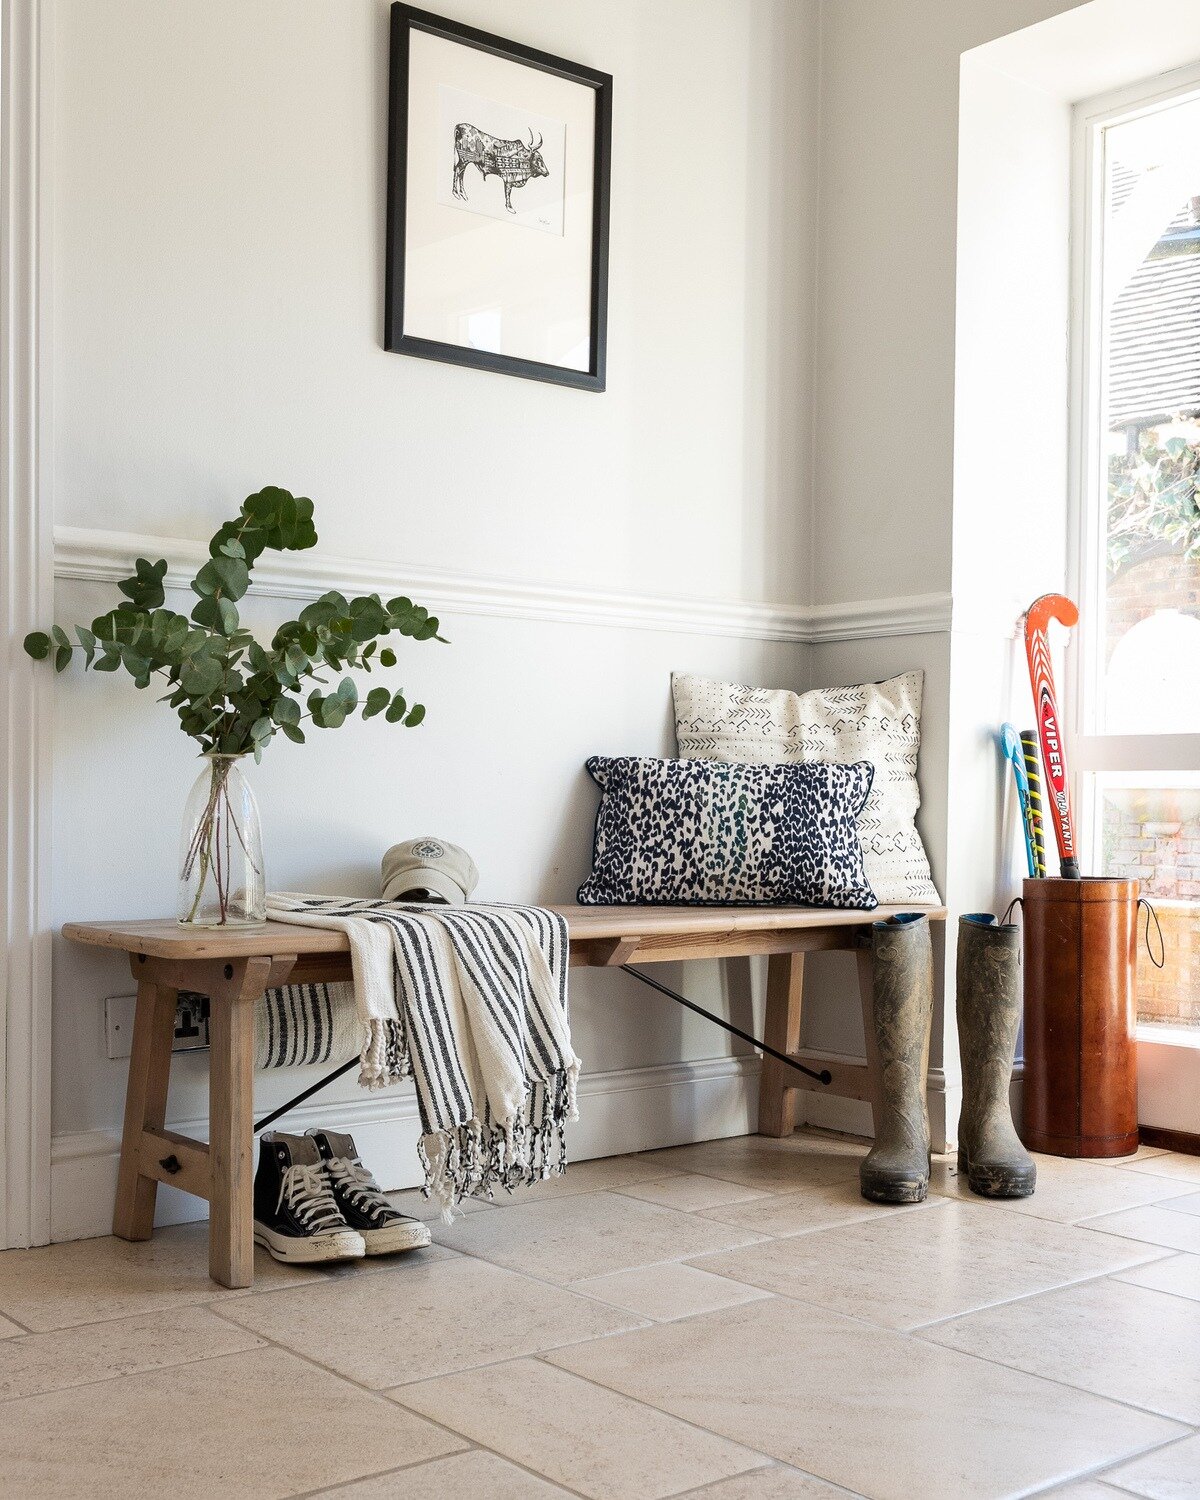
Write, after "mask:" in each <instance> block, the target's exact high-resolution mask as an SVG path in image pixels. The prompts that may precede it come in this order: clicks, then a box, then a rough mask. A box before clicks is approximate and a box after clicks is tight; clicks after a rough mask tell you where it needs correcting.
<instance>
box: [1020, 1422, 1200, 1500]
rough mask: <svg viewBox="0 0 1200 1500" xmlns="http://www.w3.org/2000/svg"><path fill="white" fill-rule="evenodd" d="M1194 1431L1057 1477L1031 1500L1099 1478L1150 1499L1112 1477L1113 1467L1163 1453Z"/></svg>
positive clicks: (1122, 1491)
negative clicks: (1066, 1475)
mask: <svg viewBox="0 0 1200 1500" xmlns="http://www.w3.org/2000/svg"><path fill="white" fill-rule="evenodd" d="M1195 1436H1196V1434H1195V1433H1194V1432H1182V1433H1177V1434H1176V1435H1175V1436H1174V1437H1169V1438H1166V1439H1165V1440H1164V1441H1163V1442H1161V1443H1149V1444H1148V1445H1147V1446H1146V1447H1144V1448H1139V1449H1138V1450H1137V1452H1136V1453H1127V1454H1126V1455H1125V1456H1124V1457H1123V1458H1114V1459H1110V1460H1109V1461H1108V1463H1107V1464H1106V1465H1105V1466H1104V1467H1103V1468H1094V1469H1081V1470H1080V1471H1079V1472H1078V1473H1077V1474H1072V1475H1071V1476H1070V1477H1069V1478H1068V1479H1056V1480H1055V1481H1054V1483H1053V1484H1051V1485H1046V1486H1044V1487H1043V1488H1042V1489H1040V1490H1034V1491H1032V1492H1031V1496H1030V1500H1035V1497H1036V1496H1038V1495H1053V1494H1055V1492H1056V1491H1058V1490H1060V1489H1061V1488H1062V1486H1063V1485H1064V1484H1078V1483H1079V1481H1080V1480H1081V1479H1097V1480H1100V1481H1101V1482H1102V1483H1104V1484H1107V1485H1111V1486H1112V1488H1113V1489H1116V1490H1119V1491H1120V1492H1121V1494H1123V1495H1138V1496H1140V1500H1148V1497H1147V1496H1146V1493H1145V1491H1141V1490H1131V1489H1129V1488H1127V1486H1125V1485H1123V1484H1120V1483H1119V1482H1118V1481H1117V1480H1116V1479H1115V1478H1114V1477H1112V1470H1113V1467H1114V1466H1115V1465H1117V1464H1120V1465H1122V1466H1124V1465H1125V1464H1131V1463H1133V1462H1134V1461H1135V1460H1136V1459H1139V1458H1146V1457H1148V1456H1149V1455H1150V1454H1152V1453H1161V1452H1162V1451H1163V1450H1165V1449H1167V1448H1174V1447H1176V1446H1177V1445H1178V1444H1179V1443H1186V1442H1187V1440H1188V1439H1189V1438H1190V1437H1195Z"/></svg>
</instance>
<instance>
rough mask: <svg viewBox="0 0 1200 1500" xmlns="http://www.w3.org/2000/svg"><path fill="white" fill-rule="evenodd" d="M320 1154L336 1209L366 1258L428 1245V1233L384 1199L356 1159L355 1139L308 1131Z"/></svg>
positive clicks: (380, 1189) (380, 1190)
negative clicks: (358, 1237)
mask: <svg viewBox="0 0 1200 1500" xmlns="http://www.w3.org/2000/svg"><path fill="white" fill-rule="evenodd" d="M308 1133H309V1135H310V1136H311V1137H312V1141H313V1144H314V1146H315V1147H316V1149H317V1150H318V1151H319V1152H320V1153H321V1160H322V1161H323V1162H324V1163H325V1170H326V1172H328V1174H329V1182H330V1186H331V1187H332V1188H333V1196H334V1198H335V1200H336V1201H337V1206H338V1208H339V1209H341V1211H342V1214H343V1215H344V1217H345V1220H346V1223H347V1224H349V1225H350V1226H351V1227H352V1228H353V1229H357V1230H358V1232H359V1234H361V1235H362V1237H363V1239H364V1240H365V1241H366V1246H367V1254H368V1255H390V1254H391V1253H392V1252H393V1251H394V1250H417V1249H419V1248H420V1247H421V1246H422V1245H428V1244H429V1230H428V1229H427V1228H426V1227H425V1225H424V1224H422V1223H421V1221H420V1219H410V1218H409V1217H408V1215H407V1214H402V1213H401V1212H400V1211H399V1209H396V1208H393V1207H392V1205H391V1204H390V1203H389V1202H388V1200H387V1199H386V1198H385V1197H384V1195H383V1189H382V1188H381V1187H380V1186H379V1184H378V1183H377V1182H376V1181H375V1179H374V1177H372V1176H371V1174H370V1172H368V1171H367V1169H366V1167H364V1166H363V1164H362V1162H361V1161H359V1159H358V1152H357V1151H356V1150H355V1148H354V1138H353V1136H349V1135H342V1134H339V1133H338V1132H337V1131H334V1130H310V1131H309V1132H308Z"/></svg>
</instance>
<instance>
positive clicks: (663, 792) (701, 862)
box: [578, 755, 878, 911]
mask: <svg viewBox="0 0 1200 1500" xmlns="http://www.w3.org/2000/svg"><path fill="white" fill-rule="evenodd" d="M587 768H588V770H589V771H590V772H591V775H592V779H593V780H594V781H595V783H596V785H597V786H598V787H599V788H600V808H599V811H598V812H597V814H596V839H595V848H594V851H593V856H592V873H591V875H590V876H589V877H588V879H587V880H586V881H584V883H583V885H582V886H580V888H579V897H578V899H579V902H580V904H581V905H584V906H614V905H616V906H624V905H634V906H687V905H695V906H837V907H861V908H864V909H866V910H868V911H869V910H870V909H871V908H873V907H874V906H876V905H878V903H877V901H876V900H875V893H874V892H873V891H872V889H871V887H870V885H869V884H868V882H867V877H866V874H865V873H864V870H863V854H862V845H861V843H860V842H859V837H858V827H857V823H856V819H857V817H858V814H859V813H860V812H861V811H862V808H863V804H864V803H865V802H866V800H867V794H868V793H869V792H870V790H871V778H872V776H873V775H874V768H873V767H872V765H871V763H870V762H869V761H860V762H858V763H857V764H855V765H848V766H837V765H827V764H824V763H820V762H816V763H810V764H808V765H748V764H734V763H731V764H726V763H724V762H721V761H707V760H654V759H651V758H649V757H641V756H633V755H618V756H611V757H610V756H603V755H594V756H593V757H592V758H591V760H589V761H588V763H587Z"/></svg>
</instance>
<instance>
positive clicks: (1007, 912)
mask: <svg viewBox="0 0 1200 1500" xmlns="http://www.w3.org/2000/svg"><path fill="white" fill-rule="evenodd" d="M1014 906H1019V907H1020V908H1021V915H1022V917H1023V916H1024V915H1025V900H1024V897H1022V896H1014V897H1013V898H1012V900H1011V901H1010V902H1009V903H1008V905H1007V906H1006V907H1005V909H1004V915H1003V916H1002V917H1001V918H1000V925H1001V927H1007V926H1008V919H1009V917H1011V916H1012V911H1013V907H1014Z"/></svg>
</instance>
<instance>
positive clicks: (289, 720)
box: [271, 698, 300, 727]
mask: <svg viewBox="0 0 1200 1500" xmlns="http://www.w3.org/2000/svg"><path fill="white" fill-rule="evenodd" d="M271 716H272V717H273V718H274V720H275V722H276V724H278V725H280V726H281V727H282V726H283V725H285V724H299V722H300V705H299V704H298V703H297V702H296V700H295V698H277V699H276V700H275V702H274V703H273V704H272V706H271Z"/></svg>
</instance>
